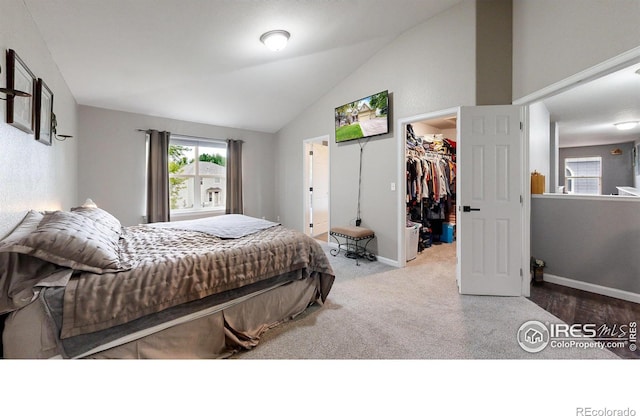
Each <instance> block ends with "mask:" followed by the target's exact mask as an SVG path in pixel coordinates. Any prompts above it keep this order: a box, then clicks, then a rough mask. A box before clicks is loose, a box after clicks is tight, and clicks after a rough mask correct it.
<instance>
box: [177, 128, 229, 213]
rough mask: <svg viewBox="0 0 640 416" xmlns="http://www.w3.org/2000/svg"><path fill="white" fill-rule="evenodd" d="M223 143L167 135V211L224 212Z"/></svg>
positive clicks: (224, 165) (224, 160)
mask: <svg viewBox="0 0 640 416" xmlns="http://www.w3.org/2000/svg"><path fill="white" fill-rule="evenodd" d="M226 162H227V143H226V141H224V140H203V139H199V138H190V137H185V136H174V135H172V136H171V139H170V141H169V205H170V208H171V213H172V214H173V213H181V212H194V211H224V209H225V204H226V199H225V198H226V186H227V185H226V184H227V179H226V178H227V168H226Z"/></svg>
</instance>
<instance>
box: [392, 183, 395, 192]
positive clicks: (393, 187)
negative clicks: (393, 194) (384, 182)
mask: <svg viewBox="0 0 640 416" xmlns="http://www.w3.org/2000/svg"><path fill="white" fill-rule="evenodd" d="M391 190H392V191H395V190H396V183H395V182H391Z"/></svg>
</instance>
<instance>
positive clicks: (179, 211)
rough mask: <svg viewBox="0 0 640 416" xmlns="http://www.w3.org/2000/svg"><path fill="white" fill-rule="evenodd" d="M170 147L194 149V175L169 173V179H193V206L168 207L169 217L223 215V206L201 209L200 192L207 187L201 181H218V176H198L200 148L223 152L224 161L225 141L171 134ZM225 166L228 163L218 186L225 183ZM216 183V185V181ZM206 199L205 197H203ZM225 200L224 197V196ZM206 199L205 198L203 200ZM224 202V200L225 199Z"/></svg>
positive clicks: (225, 154)
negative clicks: (206, 214)
mask: <svg viewBox="0 0 640 416" xmlns="http://www.w3.org/2000/svg"><path fill="white" fill-rule="evenodd" d="M172 145H178V146H189V147H193V148H194V173H193V174H192V175H191V174H189V175H187V174H173V173H169V178H172V177H184V178H193V195H191V196H192V198H193V206H192V207H189V208H171V207H169V212H170V215H171V216H172V217H179V216H181V215H189V214H198V213H214V214H215V213H221V212H222V213H224V211H225V209H226V207H225V206H224V205H223V206H213V207H203V206H202V204H203V201H202V190H203V187H205V189H206V187H207V185H205V184H204V183H203V179H205V178H212V179H218V176H213V175H201V174H200V160H199V158H200V155H201V153H200V148H201V147H215V148H219V149H221V150H224V152H223V153H224V157H225V160H226V158H227V157H228V154H227V141H226V140H222V139H209V138H202V137H193V136H184V135H177V134H171V136H170V137H169V146H172ZM227 166H228V163H225V166H224V168H225V173H224V178H223V179H224V180H223V179H221V180H220V182H219V183H220V184H223V183H224V182H226V177H227ZM216 183H218V182H217V181H216ZM169 187H170V188H171V185H169ZM169 192H170V195H171V190H170V191H169ZM223 193H224V192H223ZM170 197H171V196H170ZM205 197H206V196H205ZM225 198H226V195H225ZM205 199H206V198H205ZM225 200H226V199H225Z"/></svg>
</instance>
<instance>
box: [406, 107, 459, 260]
mask: <svg viewBox="0 0 640 416" xmlns="http://www.w3.org/2000/svg"><path fill="white" fill-rule="evenodd" d="M403 127H404V128H403V131H402V134H403V136H402V137H403V140H402V141H403V144H404V154H405V174H406V178H407V179H406V185H405V187H404V188H405V193H404V204H403V210H404V212H405V214H406V227H405V229H404V231H405V235H404V241H405V260H406V265H407V266H412V265H417V264H422V263H424V261H427V260H429V261H433V260H434V259H436V258H437V259H438V261H453V262H455V258H456V250H457V249H456V191H457V186H456V184H457V146H456V140H457V111H456V112H452V113H445V114H438V115H434V116H433V117H430V116H428V117H427V118H423V119H415V120H412V121H411V122H407V123H406V124H404V126H403Z"/></svg>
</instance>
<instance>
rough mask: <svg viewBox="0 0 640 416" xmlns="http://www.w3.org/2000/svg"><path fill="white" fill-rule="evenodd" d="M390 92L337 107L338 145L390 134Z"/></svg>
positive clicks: (382, 92)
mask: <svg viewBox="0 0 640 416" xmlns="http://www.w3.org/2000/svg"><path fill="white" fill-rule="evenodd" d="M388 114H389V91H381V92H379V93H376V94H372V95H370V96H368V97H364V98H362V99H360V100H356V101H352V102H350V103H347V104H344V105H341V106H340V107H336V110H335V118H336V143H341V142H346V141H349V140H354V139H361V138H365V137H371V136H379V135H381V134H387V133H389V119H388Z"/></svg>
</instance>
